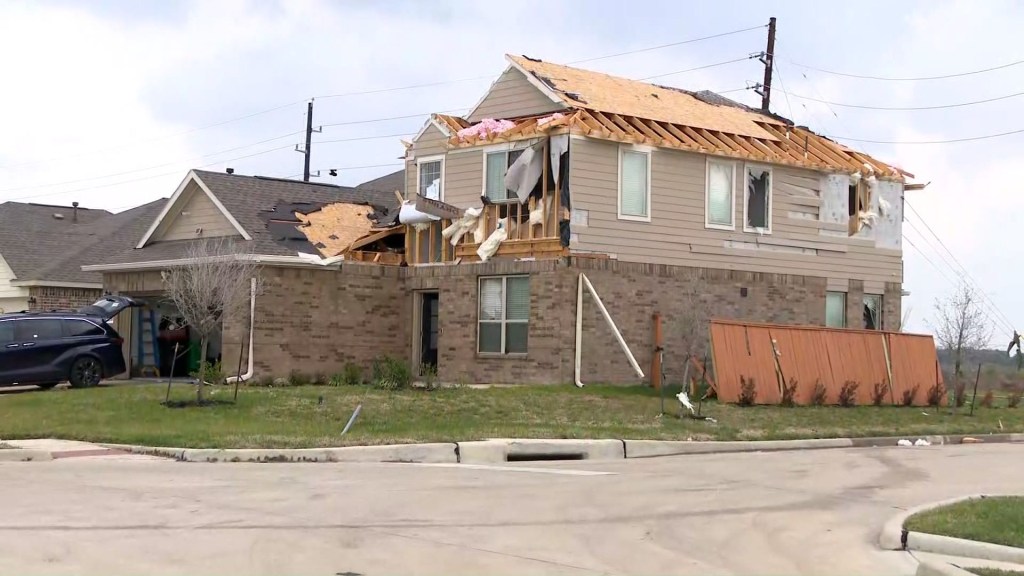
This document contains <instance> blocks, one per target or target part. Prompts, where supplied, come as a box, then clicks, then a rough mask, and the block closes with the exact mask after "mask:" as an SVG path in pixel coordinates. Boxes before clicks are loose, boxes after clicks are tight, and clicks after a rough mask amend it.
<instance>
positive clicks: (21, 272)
mask: <svg viewBox="0 0 1024 576" xmlns="http://www.w3.org/2000/svg"><path fill="white" fill-rule="evenodd" d="M55 214H60V215H62V216H63V218H57V217H55V216H54V215H55ZM109 217H112V215H111V213H110V212H107V211H106V210H94V209H89V208H81V207H80V208H78V218H77V221H75V218H74V208H72V207H71V206H51V205H45V204H23V203H18V202H5V203H3V204H0V256H3V258H4V260H5V261H6V262H7V264H8V265H9V266H10V267H11V269H12V270H13V271H14V274H15V276H17V280H18V281H22V280H29V279H42V278H39V277H38V276H39V273H40V272H41V271H42V270H43V269H44V268H47V267H50V266H52V265H53V264H54V263H55V259H57V258H66V257H67V255H68V254H69V253H70V252H77V251H78V250H79V249H81V247H82V246H83V243H88V238H89V237H90V234H93V233H95V229H94V228H93V224H94V223H97V222H99V221H102V220H104V219H106V218H109ZM76 281H80V282H81V281H88V282H99V279H98V277H95V278H90V279H88V280H76Z"/></svg>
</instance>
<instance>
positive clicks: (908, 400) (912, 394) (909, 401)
mask: <svg viewBox="0 0 1024 576" xmlns="http://www.w3.org/2000/svg"><path fill="white" fill-rule="evenodd" d="M920 389H921V386H920V385H919V384H914V387H913V388H911V389H910V390H904V391H903V405H904V406H913V405H914V401H915V400H917V391H918V390H920Z"/></svg>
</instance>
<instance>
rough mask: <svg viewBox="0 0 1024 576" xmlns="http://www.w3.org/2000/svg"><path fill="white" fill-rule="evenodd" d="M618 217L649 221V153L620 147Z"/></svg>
mask: <svg viewBox="0 0 1024 576" xmlns="http://www.w3.org/2000/svg"><path fill="white" fill-rule="evenodd" d="M619 218H621V219H623V220H641V221H644V222H650V221H651V154H650V152H647V151H644V150H636V149H629V148H622V149H621V151H620V152H619Z"/></svg>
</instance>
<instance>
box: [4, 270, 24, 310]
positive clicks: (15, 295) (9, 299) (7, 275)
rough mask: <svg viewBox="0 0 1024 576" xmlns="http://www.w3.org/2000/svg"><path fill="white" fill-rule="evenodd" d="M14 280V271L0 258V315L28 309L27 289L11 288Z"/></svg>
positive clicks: (15, 278)
mask: <svg viewBox="0 0 1024 576" xmlns="http://www.w3.org/2000/svg"><path fill="white" fill-rule="evenodd" d="M14 280H17V277H16V276H15V275H14V270H11V267H10V266H8V264H7V262H6V261H5V260H4V259H3V256H0V313H2V312H18V311H20V310H26V309H28V288H21V287H18V286H11V282H12V281H14Z"/></svg>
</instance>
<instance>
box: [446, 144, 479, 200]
mask: <svg viewBox="0 0 1024 576" xmlns="http://www.w3.org/2000/svg"><path fill="white" fill-rule="evenodd" d="M444 177H445V180H446V182H445V188H444V199H445V202H447V203H449V204H451V205H453V206H458V207H459V208H470V207H472V206H482V205H483V202H481V201H480V193H481V192H483V188H484V156H483V151H482V150H472V151H468V152H462V151H460V152H457V153H455V154H448V157H447V158H445V174H444Z"/></svg>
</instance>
